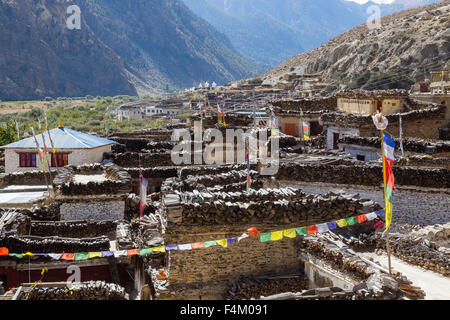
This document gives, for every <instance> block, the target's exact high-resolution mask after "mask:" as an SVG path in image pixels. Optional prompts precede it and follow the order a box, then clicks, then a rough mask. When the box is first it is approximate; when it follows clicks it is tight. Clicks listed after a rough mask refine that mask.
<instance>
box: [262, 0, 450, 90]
mask: <svg viewBox="0 0 450 320" xmlns="http://www.w3.org/2000/svg"><path fill="white" fill-rule="evenodd" d="M449 30H450V1H449V0H445V1H442V2H438V3H435V4H431V5H428V6H425V7H419V8H415V9H410V10H405V11H402V12H399V13H396V14H393V15H390V16H387V17H383V18H382V20H381V28H379V29H375V30H369V29H368V28H367V26H366V24H363V25H360V26H358V27H356V28H354V29H352V30H350V31H348V32H346V33H344V34H342V35H340V36H338V37H336V38H334V39H332V40H330V41H328V42H326V43H324V44H323V45H321V46H320V47H318V48H316V49H314V50H312V51H309V52H306V53H302V54H299V55H297V56H295V57H293V58H292V59H289V60H287V61H285V62H284V63H282V64H280V65H279V66H277V67H276V68H275V69H273V70H272V71H270V72H268V73H267V74H265V75H263V76H262V78H263V79H264V81H265V83H272V84H273V83H276V82H278V79H279V77H281V76H282V75H284V74H286V73H290V72H296V73H297V74H303V73H319V72H320V73H322V78H323V80H324V81H327V82H330V83H333V84H335V85H337V86H339V87H340V88H345V87H348V86H349V87H363V88H365V89H378V88H393V87H401V88H406V89H409V87H410V84H411V83H412V82H415V81H419V80H423V79H424V78H425V77H428V76H429V72H430V71H433V70H439V69H440V68H442V67H443V66H444V64H445V63H446V62H447V61H448V60H449V59H450V33H449Z"/></svg>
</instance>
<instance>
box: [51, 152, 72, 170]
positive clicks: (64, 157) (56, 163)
mask: <svg viewBox="0 0 450 320" xmlns="http://www.w3.org/2000/svg"><path fill="white" fill-rule="evenodd" d="M51 155H52V167H65V166H67V165H69V154H68V153H56V155H55V154H54V153H52V154H51Z"/></svg>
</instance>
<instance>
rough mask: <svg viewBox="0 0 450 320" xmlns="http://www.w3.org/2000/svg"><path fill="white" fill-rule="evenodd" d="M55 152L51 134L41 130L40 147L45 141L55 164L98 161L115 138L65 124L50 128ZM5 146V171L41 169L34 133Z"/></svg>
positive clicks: (52, 164) (54, 166)
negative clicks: (92, 133) (103, 136)
mask: <svg viewBox="0 0 450 320" xmlns="http://www.w3.org/2000/svg"><path fill="white" fill-rule="evenodd" d="M50 137H51V138H52V140H53V144H54V146H55V151H56V154H53V153H52V152H51V151H52V147H51V143H50V139H49V134H48V132H45V133H44V134H43V135H42V134H39V135H37V136H36V139H37V141H38V143H39V146H40V147H41V148H43V147H44V141H45V144H46V146H47V148H48V150H49V152H50V157H49V166H50V167H51V168H52V169H53V168H55V169H56V168H58V167H64V166H67V165H74V166H78V165H82V164H89V163H98V162H101V161H102V160H103V154H104V153H105V152H110V151H111V146H112V145H113V144H115V142H114V141H112V140H108V139H104V138H100V137H96V136H94V135H90V134H86V133H83V132H78V131H74V130H71V129H67V128H64V127H62V124H61V125H60V127H59V128H55V129H53V130H50ZM2 148H4V149H5V173H11V172H29V171H35V170H40V163H39V155H38V154H37V150H36V143H35V141H34V138H33V137H30V138H26V139H23V140H20V141H17V142H14V143H11V144H8V145H6V146H3V147H2Z"/></svg>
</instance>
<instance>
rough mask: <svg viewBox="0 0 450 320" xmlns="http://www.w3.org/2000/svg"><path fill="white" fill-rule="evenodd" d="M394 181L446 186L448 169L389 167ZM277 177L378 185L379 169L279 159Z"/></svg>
mask: <svg viewBox="0 0 450 320" xmlns="http://www.w3.org/2000/svg"><path fill="white" fill-rule="evenodd" d="M393 171H394V176H395V184H396V185H401V186H420V187H427V188H450V170H449V169H446V168H424V167H399V166H394V168H393ZM276 177H277V179H278V180H296V181H305V182H327V183H336V184H352V185H363V186H380V185H381V186H382V185H383V169H382V166H381V165H380V164H362V163H360V164H357V163H356V162H355V164H354V165H324V164H292V163H281V164H280V167H279V170H278V173H277V175H276Z"/></svg>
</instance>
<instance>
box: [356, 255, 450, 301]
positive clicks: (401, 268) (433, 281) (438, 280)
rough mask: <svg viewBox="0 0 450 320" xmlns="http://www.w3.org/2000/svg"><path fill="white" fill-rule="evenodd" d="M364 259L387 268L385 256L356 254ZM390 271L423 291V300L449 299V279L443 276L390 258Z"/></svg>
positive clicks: (395, 258) (392, 257)
mask: <svg viewBox="0 0 450 320" xmlns="http://www.w3.org/2000/svg"><path fill="white" fill-rule="evenodd" d="M358 254H359V255H361V256H362V257H365V258H373V260H374V261H378V262H380V263H381V264H382V265H383V266H384V267H386V269H387V267H388V258H387V255H386V254H383V255H381V256H378V255H376V254H375V253H373V252H364V253H361V252H359V253H358ZM391 264H392V269H394V271H398V272H401V273H402V274H404V275H405V276H406V277H407V278H408V279H409V280H411V281H412V282H413V285H414V286H417V287H420V288H421V289H422V290H423V291H425V293H426V295H425V300H449V299H450V278H448V277H444V276H443V275H441V274H439V273H437V272H434V271H430V270H426V269H423V268H420V267H418V266H415V265H412V264H409V263H406V262H404V261H402V260H400V259H398V258H397V257H394V256H391Z"/></svg>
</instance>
